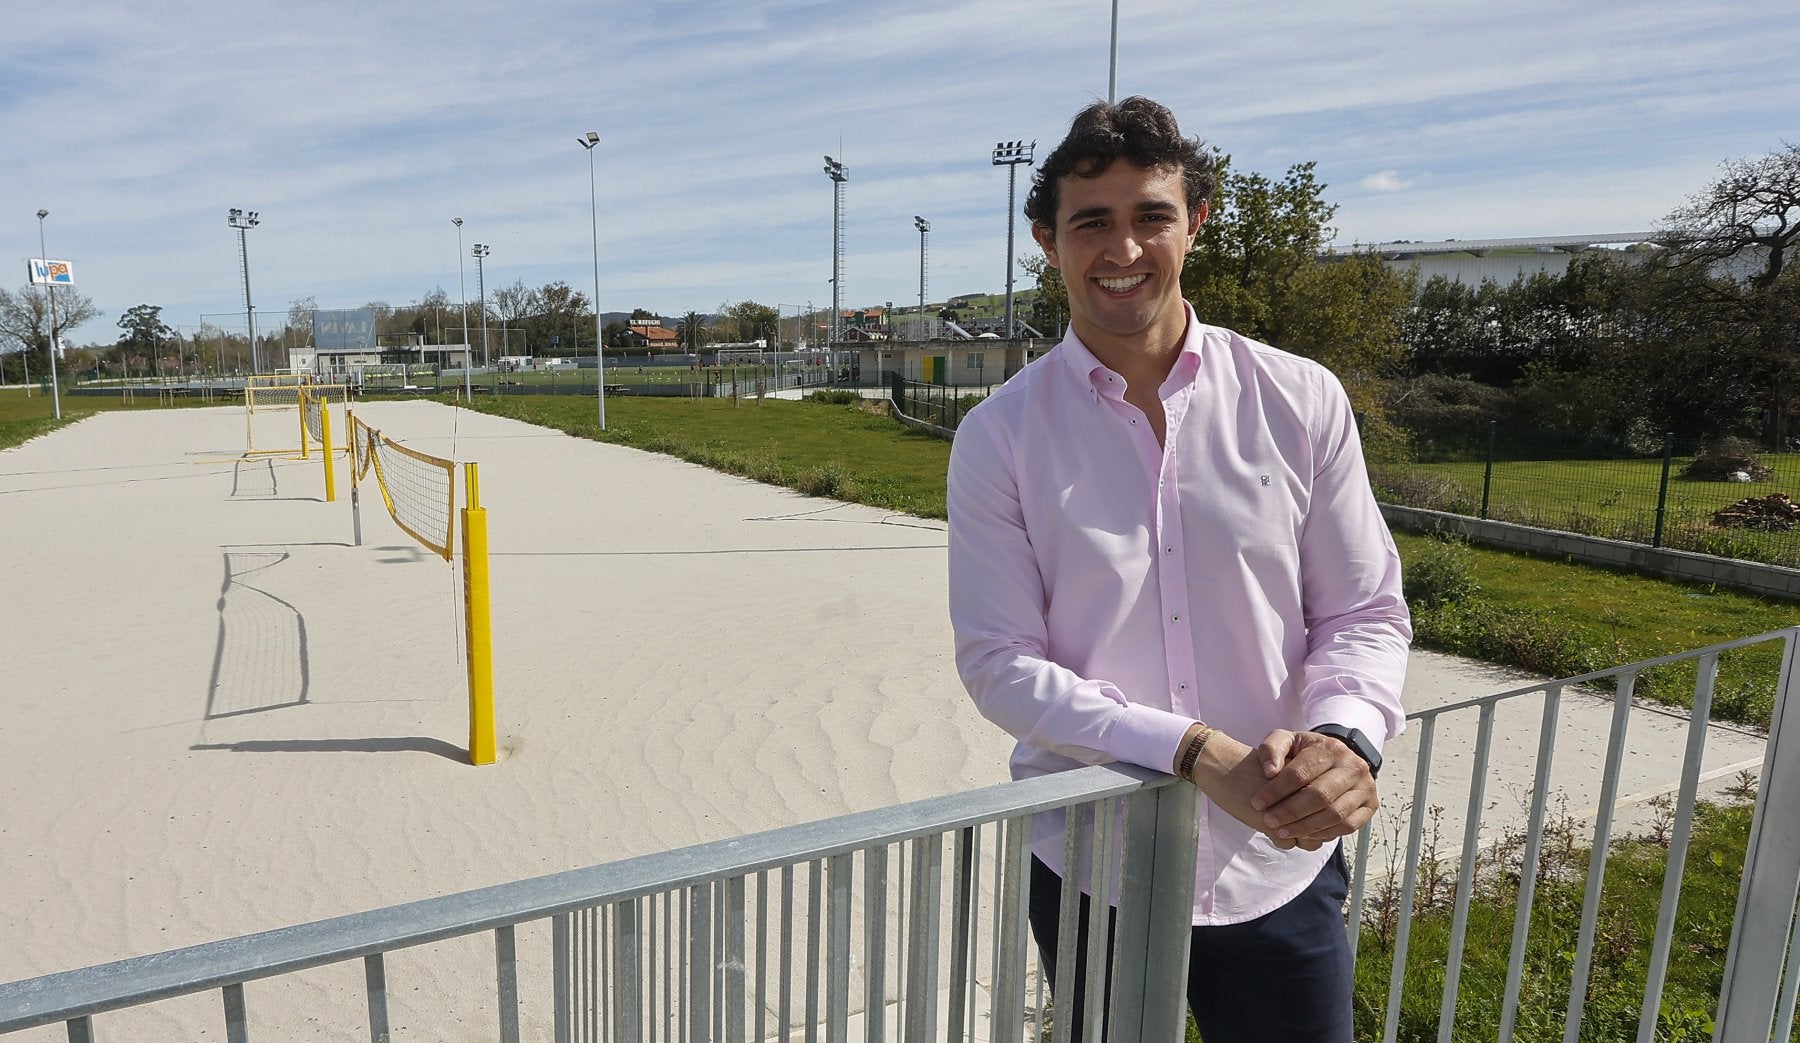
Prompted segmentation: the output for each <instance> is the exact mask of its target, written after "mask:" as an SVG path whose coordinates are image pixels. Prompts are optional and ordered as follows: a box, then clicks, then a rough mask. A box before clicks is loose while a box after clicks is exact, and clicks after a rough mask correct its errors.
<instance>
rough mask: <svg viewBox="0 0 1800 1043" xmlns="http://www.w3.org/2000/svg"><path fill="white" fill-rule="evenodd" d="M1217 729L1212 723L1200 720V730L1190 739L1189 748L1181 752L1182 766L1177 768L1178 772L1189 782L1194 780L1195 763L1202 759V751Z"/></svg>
mask: <svg viewBox="0 0 1800 1043" xmlns="http://www.w3.org/2000/svg"><path fill="white" fill-rule="evenodd" d="M1216 731H1218V729H1217V728H1214V727H1213V726H1212V725H1210V724H1207V723H1206V722H1204V721H1202V722H1200V730H1199V731H1197V732H1195V733H1194V737H1193V738H1191V739H1189V740H1188V745H1187V749H1186V750H1185V751H1183V752H1182V754H1181V766H1180V767H1179V768H1178V769H1177V770H1176V774H1178V775H1180V776H1181V777H1182V778H1183V779H1186V780H1187V781H1189V782H1192V781H1194V765H1195V763H1196V762H1198V761H1199V760H1200V751H1201V750H1204V749H1206V743H1207V740H1209V739H1211V738H1212V737H1213V732H1216Z"/></svg>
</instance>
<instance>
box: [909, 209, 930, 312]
mask: <svg viewBox="0 0 1800 1043" xmlns="http://www.w3.org/2000/svg"><path fill="white" fill-rule="evenodd" d="M913 227H914V228H917V229H918V230H919V340H921V341H923V340H924V339H925V237H926V236H928V235H930V234H931V222H930V221H927V220H925V219H924V218H923V217H919V216H918V215H916V214H915V215H914V216H913Z"/></svg>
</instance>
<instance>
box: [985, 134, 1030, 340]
mask: <svg viewBox="0 0 1800 1043" xmlns="http://www.w3.org/2000/svg"><path fill="white" fill-rule="evenodd" d="M1036 148H1037V142H1035V141H1033V142H1032V143H1031V144H1029V145H1027V144H1025V143H1023V142H1019V141H1002V142H1000V143H999V144H997V145H995V146H994V165H995V166H997V167H1005V168H1006V339H1007V340H1011V339H1013V209H1014V206H1013V200H1014V199H1015V198H1016V193H1017V190H1018V189H1017V186H1018V175H1019V164H1021V163H1023V164H1025V165H1027V166H1030V165H1031V155H1032V152H1033V150H1035V149H1036Z"/></svg>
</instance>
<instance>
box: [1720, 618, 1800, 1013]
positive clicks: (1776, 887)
mask: <svg viewBox="0 0 1800 1043" xmlns="http://www.w3.org/2000/svg"><path fill="white" fill-rule="evenodd" d="M1797 643H1800V629H1797V630H1794V631H1791V632H1790V636H1789V637H1788V639H1787V650H1786V652H1785V653H1784V655H1783V656H1782V660H1781V685H1780V687H1778V688H1777V689H1776V690H1775V713H1774V717H1773V719H1772V720H1771V721H1770V722H1769V744H1768V750H1767V752H1766V753H1765V754H1764V755H1763V769H1762V778H1761V780H1760V782H1759V783H1758V785H1757V799H1756V814H1755V816H1754V817H1753V818H1752V819H1751V822H1750V843H1749V846H1748V847H1747V848H1746V849H1745V853H1744V877H1743V879H1744V883H1743V887H1742V888H1741V889H1740V890H1739V891H1738V903H1737V917H1736V918H1735V919H1734V920H1733V921H1732V922H1733V923H1734V924H1735V926H1734V927H1733V929H1732V935H1731V947H1730V950H1729V951H1728V952H1727V953H1726V956H1725V977H1724V981H1723V982H1722V983H1721V985H1720V987H1719V1009H1718V1014H1717V1015H1716V1019H1717V1024H1718V1033H1717V1035H1716V1036H1714V1037H1713V1038H1714V1039H1715V1040H1717V1041H1718V1043H1751V1041H1756V1043H1766V1041H1767V1040H1770V1039H1774V1038H1777V1036H1776V1035H1774V1034H1773V1033H1772V1032H1771V1027H1772V1025H1773V1022H1774V1020H1775V1013H1776V1008H1777V1000H1778V993H1779V991H1780V989H1781V984H1782V981H1781V972H1782V966H1783V964H1784V962H1785V961H1786V959H1787V958H1788V957H1789V955H1790V954H1789V944H1790V939H1791V938H1792V935H1793V930H1794V901H1795V898H1796V896H1797V894H1800V831H1796V830H1795V829H1793V827H1792V823H1793V809H1794V807H1795V806H1796V802H1800V707H1796V706H1794V705H1793V700H1794V698H1795V695H1794V693H1795V692H1796V691H1800V655H1796V651H1797V650H1796V648H1795V645H1796V644H1797ZM1786 1032H1787V1030H1786V1029H1785V1028H1784V1029H1782V1030H1781V1037H1780V1038H1785V1036H1786Z"/></svg>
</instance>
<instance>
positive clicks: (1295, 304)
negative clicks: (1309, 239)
mask: <svg viewBox="0 0 1800 1043" xmlns="http://www.w3.org/2000/svg"><path fill="white" fill-rule="evenodd" d="M1411 298H1412V286H1411V281H1410V280H1409V279H1407V278H1406V277H1405V276H1403V275H1401V274H1400V273H1398V272H1396V271H1394V270H1393V269H1392V268H1389V267H1388V266H1387V265H1386V264H1384V263H1383V262H1382V260H1381V258H1379V257H1377V256H1375V255H1373V254H1352V255H1350V256H1348V257H1342V258H1338V259H1335V260H1330V261H1326V262H1323V263H1318V262H1315V263H1311V264H1305V265H1302V266H1300V267H1299V268H1298V269H1296V270H1295V271H1294V273H1293V274H1292V276H1291V277H1290V279H1289V284H1288V289H1287V293H1286V294H1284V295H1283V296H1282V297H1281V298H1280V301H1279V310H1278V311H1277V312H1276V314H1275V316H1274V318H1275V323H1274V325H1275V326H1276V327H1278V328H1279V329H1280V331H1281V334H1280V336H1281V344H1280V347H1281V348H1282V349H1284V350H1286V351H1292V352H1294V353H1296V354H1299V355H1305V356H1306V357H1308V358H1311V359H1314V360H1316V361H1318V362H1320V363H1323V364H1324V365H1325V366H1326V367H1327V368H1329V369H1330V370H1331V371H1332V372H1333V373H1336V374H1337V375H1338V377H1339V379H1341V380H1343V381H1344V383H1345V385H1346V386H1347V387H1348V388H1349V389H1350V391H1351V395H1352V398H1357V399H1359V400H1358V401H1357V403H1356V404H1357V405H1358V407H1360V408H1364V409H1367V408H1369V407H1371V406H1372V404H1373V403H1372V401H1370V400H1368V399H1367V398H1366V397H1363V396H1361V395H1360V394H1359V391H1360V389H1362V388H1365V387H1367V386H1368V384H1369V382H1370V381H1373V380H1375V379H1377V378H1380V377H1392V376H1397V375H1398V374H1399V372H1400V369H1401V366H1402V363H1403V362H1404V360H1405V358H1406V343H1405V341H1403V340H1402V339H1401V337H1400V327H1401V317H1402V316H1403V315H1405V313H1406V310H1407V305H1408V303H1409V302H1410V300H1411Z"/></svg>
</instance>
